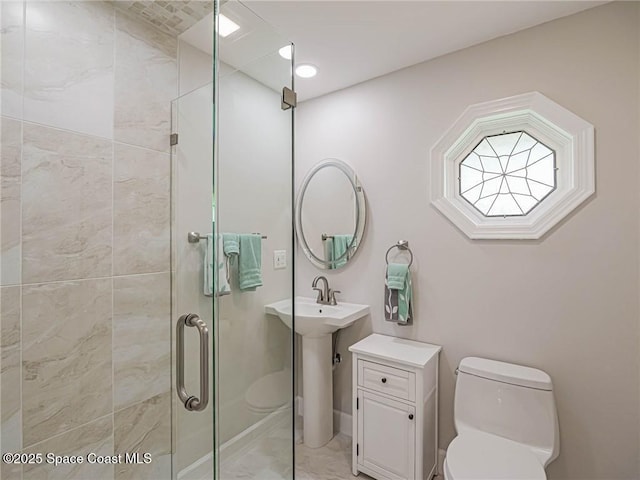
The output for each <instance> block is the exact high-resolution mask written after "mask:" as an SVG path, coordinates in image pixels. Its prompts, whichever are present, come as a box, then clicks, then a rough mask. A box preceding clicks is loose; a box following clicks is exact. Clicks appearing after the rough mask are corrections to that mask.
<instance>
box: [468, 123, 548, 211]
mask: <svg viewBox="0 0 640 480" xmlns="http://www.w3.org/2000/svg"><path fill="white" fill-rule="evenodd" d="M459 168H460V170H459V176H458V178H459V188H460V190H459V191H460V196H461V197H462V198H464V199H465V200H466V201H467V202H469V203H470V204H471V205H473V207H474V208H475V209H476V210H478V211H479V212H480V213H482V215H484V216H485V217H511V216H524V215H527V214H528V213H529V212H531V210H533V209H534V208H535V207H536V206H538V205H539V204H540V203H541V202H542V201H543V200H544V199H545V198H546V197H547V196H548V195H549V194H550V193H551V192H553V191H554V190H555V188H556V155H555V152H554V151H553V150H552V149H551V148H549V147H548V146H546V145H545V144H543V143H542V142H540V141H539V140H537V139H536V138H534V137H533V136H531V135H530V134H528V133H527V132H525V131H516V132H510V133H503V134H498V135H488V136H485V137H484V138H483V139H482V140H481V141H480V142H479V143H478V144H477V145H476V146H475V148H474V149H473V150H472V151H471V152H470V153H469V154H468V155H467V156H466V157H465V158H464V159H463V160H462V161H461V162H460V167H459Z"/></svg>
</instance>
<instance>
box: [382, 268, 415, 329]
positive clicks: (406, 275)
mask: <svg viewBox="0 0 640 480" xmlns="http://www.w3.org/2000/svg"><path fill="white" fill-rule="evenodd" d="M412 296H413V291H412V286H411V273H410V272H409V265H407V264H398V263H390V264H389V265H388V266H387V278H386V279H385V306H384V307H385V320H388V321H390V322H396V323H398V324H400V325H407V324H409V323H411V322H412V321H413V308H412V304H411V302H412V299H411V297H412Z"/></svg>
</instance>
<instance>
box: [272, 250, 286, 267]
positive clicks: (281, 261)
mask: <svg viewBox="0 0 640 480" xmlns="http://www.w3.org/2000/svg"><path fill="white" fill-rule="evenodd" d="M273 268H274V270H280V269H282V268H287V251H286V250H274V251H273Z"/></svg>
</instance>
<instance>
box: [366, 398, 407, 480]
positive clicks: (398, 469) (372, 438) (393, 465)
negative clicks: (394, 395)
mask: <svg viewBox="0 0 640 480" xmlns="http://www.w3.org/2000/svg"><path fill="white" fill-rule="evenodd" d="M358 403H359V407H358V446H357V448H358V454H357V458H358V464H360V465H362V466H363V467H366V468H368V469H369V470H371V471H373V472H376V473H378V474H379V475H380V477H378V478H385V479H391V480H409V479H411V480H412V479H413V478H414V477H415V474H414V468H415V448H416V446H415V430H416V429H415V424H416V420H415V413H416V412H415V407H414V406H412V405H407V404H405V403H402V402H398V401H396V400H391V399H389V398H386V397H383V396H380V395H376V394H374V393H371V392H367V391H364V390H358Z"/></svg>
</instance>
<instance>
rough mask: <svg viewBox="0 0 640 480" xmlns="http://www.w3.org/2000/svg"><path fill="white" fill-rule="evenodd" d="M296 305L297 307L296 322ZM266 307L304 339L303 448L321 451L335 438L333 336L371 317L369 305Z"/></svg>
mask: <svg viewBox="0 0 640 480" xmlns="http://www.w3.org/2000/svg"><path fill="white" fill-rule="evenodd" d="M293 305H295V322H294V312H293ZM293 305H292V301H291V299H290V298H287V299H284V300H280V301H279V302H275V303H271V304H269V305H265V306H264V311H265V313H268V314H269V315H275V316H277V317H279V318H280V320H282V322H283V323H284V324H285V325H286V326H287V327H289V328H292V329H293V330H294V331H295V332H296V333H299V334H300V335H302V396H303V400H304V407H303V409H304V411H303V415H304V422H303V423H304V432H303V435H304V444H305V445H306V446H307V447H311V448H318V447H321V446H323V445H325V444H327V443H328V442H329V440H331V438H332V437H333V363H332V360H331V346H332V345H331V334H332V333H333V332H337V331H338V330H340V329H341V328H347V327H348V326H350V325H353V324H354V323H355V322H356V321H357V320H358V319H360V318H362V317H364V316H366V315H368V314H369V305H358V304H357V303H346V302H340V303H339V304H337V305H321V304H318V303H317V302H316V300H315V298H305V297H296V298H295V303H294V304H293Z"/></svg>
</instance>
